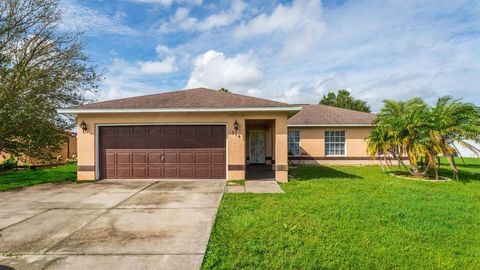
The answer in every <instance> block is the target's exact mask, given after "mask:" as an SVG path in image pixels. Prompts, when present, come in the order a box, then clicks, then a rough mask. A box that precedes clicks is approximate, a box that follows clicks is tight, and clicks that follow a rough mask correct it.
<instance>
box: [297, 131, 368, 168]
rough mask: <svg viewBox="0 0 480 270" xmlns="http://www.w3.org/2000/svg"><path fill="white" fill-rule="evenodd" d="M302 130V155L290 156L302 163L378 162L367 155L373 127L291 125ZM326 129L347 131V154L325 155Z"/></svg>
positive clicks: (346, 163)
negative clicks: (368, 137) (369, 136)
mask: <svg viewBox="0 0 480 270" xmlns="http://www.w3.org/2000/svg"><path fill="white" fill-rule="evenodd" d="M288 129H289V130H300V149H301V157H289V158H290V160H291V162H292V163H302V164H345V165H352V164H377V162H376V161H374V160H372V159H371V158H370V157H369V156H368V155H367V142H366V138H367V136H368V134H369V132H370V130H371V127H289V128H288ZM325 131H345V141H346V154H345V155H344V156H326V155H325Z"/></svg>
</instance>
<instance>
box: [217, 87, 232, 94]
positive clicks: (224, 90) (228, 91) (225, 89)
mask: <svg viewBox="0 0 480 270" xmlns="http://www.w3.org/2000/svg"><path fill="white" fill-rule="evenodd" d="M218 91H220V92H225V93H230V90H228V88H223V87H222V88H220V89H218Z"/></svg>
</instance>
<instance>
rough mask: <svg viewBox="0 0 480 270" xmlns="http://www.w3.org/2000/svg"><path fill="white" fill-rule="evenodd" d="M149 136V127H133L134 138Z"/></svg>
mask: <svg viewBox="0 0 480 270" xmlns="http://www.w3.org/2000/svg"><path fill="white" fill-rule="evenodd" d="M146 135H147V127H146V126H134V127H133V136H134V137H137V138H138V137H140V138H145V137H146Z"/></svg>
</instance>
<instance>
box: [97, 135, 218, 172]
mask: <svg viewBox="0 0 480 270" xmlns="http://www.w3.org/2000/svg"><path fill="white" fill-rule="evenodd" d="M99 131H100V135H99V136H100V137H99V138H100V139H99V142H100V168H101V171H100V178H101V179H105V178H107V179H142V178H166V179H179V178H192V179H225V178H226V169H225V167H226V149H225V144H226V143H225V140H226V138H225V136H226V134H225V126H223V125H218V126H217V125H166V126H114V127H113V126H108V127H100V130H99Z"/></svg>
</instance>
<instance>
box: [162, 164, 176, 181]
mask: <svg viewBox="0 0 480 270" xmlns="http://www.w3.org/2000/svg"><path fill="white" fill-rule="evenodd" d="M163 172H164V177H165V178H167V179H175V178H179V175H178V166H176V165H173V166H172V165H165V167H164V169H163Z"/></svg>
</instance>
